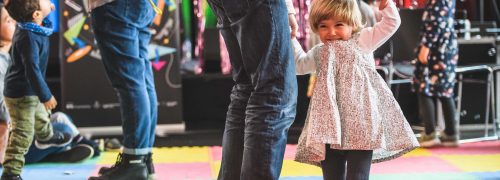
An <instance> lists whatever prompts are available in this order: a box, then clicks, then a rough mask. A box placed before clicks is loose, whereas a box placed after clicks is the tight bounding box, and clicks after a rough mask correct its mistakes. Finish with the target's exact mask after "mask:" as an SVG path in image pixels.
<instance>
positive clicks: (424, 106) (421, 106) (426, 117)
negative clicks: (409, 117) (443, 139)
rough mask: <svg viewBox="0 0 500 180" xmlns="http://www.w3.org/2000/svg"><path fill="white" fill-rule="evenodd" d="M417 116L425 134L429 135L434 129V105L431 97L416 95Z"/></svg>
mask: <svg viewBox="0 0 500 180" xmlns="http://www.w3.org/2000/svg"><path fill="white" fill-rule="evenodd" d="M418 114H419V117H420V119H422V121H423V122H424V126H425V134H431V133H433V132H434V131H435V129H436V105H435V104H434V100H433V99H432V97H429V96H425V95H423V94H421V93H419V94H418Z"/></svg>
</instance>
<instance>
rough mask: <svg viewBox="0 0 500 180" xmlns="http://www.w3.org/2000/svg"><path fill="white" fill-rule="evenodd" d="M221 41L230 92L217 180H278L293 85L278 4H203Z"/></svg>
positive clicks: (284, 18)
mask: <svg viewBox="0 0 500 180" xmlns="http://www.w3.org/2000/svg"><path fill="white" fill-rule="evenodd" d="M208 3H209V4H210V6H211V7H212V9H213V10H214V13H215V14H216V16H217V18H218V27H219V28H220V31H221V34H222V36H223V37H224V41H225V43H226V46H227V49H228V52H229V57H230V59H231V64H232V66H233V80H234V81H235V86H234V87H233V89H232V92H231V103H230V105H229V109H228V112H227V118H226V126H225V130H224V138H223V142H222V146H223V150H222V164H221V169H220V171H219V176H218V179H228V180H233V179H249V180H255V179H264V180H266V179H278V178H279V175H280V172H281V166H282V164H283V156H284V151H285V145H286V141H287V134H288V129H289V127H290V125H291V124H292V123H293V120H294V118H295V107H296V104H297V79H296V75H295V64H294V60H293V56H292V51H291V50H292V49H291V48H292V47H291V42H290V30H289V24H288V15H287V14H288V12H287V9H286V5H285V2H284V1H283V0H247V1H246V2H245V3H242V2H240V1H234V0H208Z"/></svg>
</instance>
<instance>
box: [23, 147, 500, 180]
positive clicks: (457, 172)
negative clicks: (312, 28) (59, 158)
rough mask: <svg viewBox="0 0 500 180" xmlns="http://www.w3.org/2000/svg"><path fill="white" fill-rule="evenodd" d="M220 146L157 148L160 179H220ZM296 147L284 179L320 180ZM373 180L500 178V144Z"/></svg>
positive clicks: (72, 169)
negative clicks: (295, 158)
mask: <svg viewBox="0 0 500 180" xmlns="http://www.w3.org/2000/svg"><path fill="white" fill-rule="evenodd" d="M221 150H222V149H221V147H219V146H212V147H207V146H204V147H168V148H155V149H154V156H153V159H154V161H155V169H156V172H157V173H156V177H157V179H158V180H211V179H216V178H217V172H218V170H219V168H220V161H221ZM295 150H296V145H287V148H286V152H285V160H284V163H283V169H282V172H281V178H280V179H282V180H320V179H322V176H321V169H320V168H318V167H315V166H310V165H305V164H301V163H297V162H295V161H293V156H294V154H295ZM116 155H117V153H116V152H104V153H103V154H102V155H101V156H100V157H97V158H94V159H91V160H87V161H85V162H81V163H77V164H54V163H41V164H33V165H27V166H26V168H25V170H24V171H23V173H22V177H23V179H26V180H44V179H47V180H70V179H71V180H73V179H74V180H84V179H87V178H88V177H89V176H91V175H95V174H97V170H98V169H99V168H100V167H101V166H109V165H111V164H113V163H114V161H115V160H116ZM370 179H374V180H401V179H404V180H421V179H425V180H475V179H488V180H490V179H491V180H493V179H500V141H485V142H477V143H467V144H462V145H461V146H460V147H459V148H444V147H441V148H432V149H422V148H420V149H416V150H414V151H412V152H410V153H408V154H406V155H404V156H403V157H400V158H398V159H395V160H391V161H387V162H383V163H378V164H373V165H372V168H371V172H370Z"/></svg>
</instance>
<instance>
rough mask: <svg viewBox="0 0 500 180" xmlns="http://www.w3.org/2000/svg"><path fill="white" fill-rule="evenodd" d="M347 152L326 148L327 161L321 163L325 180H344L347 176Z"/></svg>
mask: <svg viewBox="0 0 500 180" xmlns="http://www.w3.org/2000/svg"><path fill="white" fill-rule="evenodd" d="M346 153H347V152H346V151H343V150H338V149H330V145H327V146H326V154H325V160H324V161H321V170H322V171H323V179H324V180H344V179H345V177H346V176H345V175H346V162H347V159H346Z"/></svg>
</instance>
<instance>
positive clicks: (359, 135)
mask: <svg viewBox="0 0 500 180" xmlns="http://www.w3.org/2000/svg"><path fill="white" fill-rule="evenodd" d="M381 13H382V15H383V19H382V21H381V22H379V23H377V24H375V26H374V27H373V28H365V29H363V30H361V32H359V33H356V34H354V35H353V37H352V38H351V39H349V40H347V41H342V40H336V41H332V42H330V43H327V44H320V45H317V46H315V47H313V48H312V49H311V50H310V51H308V52H307V53H304V52H303V51H302V49H301V47H300V44H299V43H298V41H297V40H294V41H293V45H294V52H295V62H296V71H297V74H307V73H313V72H316V73H317V80H316V85H315V87H314V93H313V96H312V98H311V102H310V105H309V110H308V114H307V117H306V123H305V125H304V129H303V131H302V134H301V136H300V138H299V144H298V146H297V153H296V156H295V160H296V161H298V162H302V163H307V164H312V165H317V166H319V165H320V162H321V161H323V160H324V159H325V150H326V149H325V145H326V144H329V145H330V146H329V147H328V148H332V149H341V150H373V157H372V162H381V161H385V160H389V159H392V158H396V157H399V156H400V155H402V154H404V153H406V152H409V151H411V150H413V149H415V148H416V147H418V146H419V144H418V142H417V139H416V138H415V135H414V133H413V131H412V129H411V127H410V125H409V124H408V122H407V121H406V118H405V117H404V115H403V113H402V111H401V108H400V107H399V104H398V102H397V101H396V100H395V98H394V96H393V94H392V92H391V90H390V89H389V87H388V86H387V84H386V83H385V81H384V80H383V79H382V77H381V76H380V75H379V74H378V73H377V71H376V69H375V63H374V62H375V61H374V59H373V51H374V50H375V49H376V48H377V47H379V46H380V45H381V44H383V43H384V42H385V41H387V39H389V38H390V36H391V35H392V34H393V33H394V32H395V31H396V30H397V28H398V27H399V24H400V19H399V16H398V12H397V9H396V7H395V5H394V4H393V3H392V2H391V3H390V5H389V6H387V7H386V8H385V9H384V10H383V11H382V12H381Z"/></svg>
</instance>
